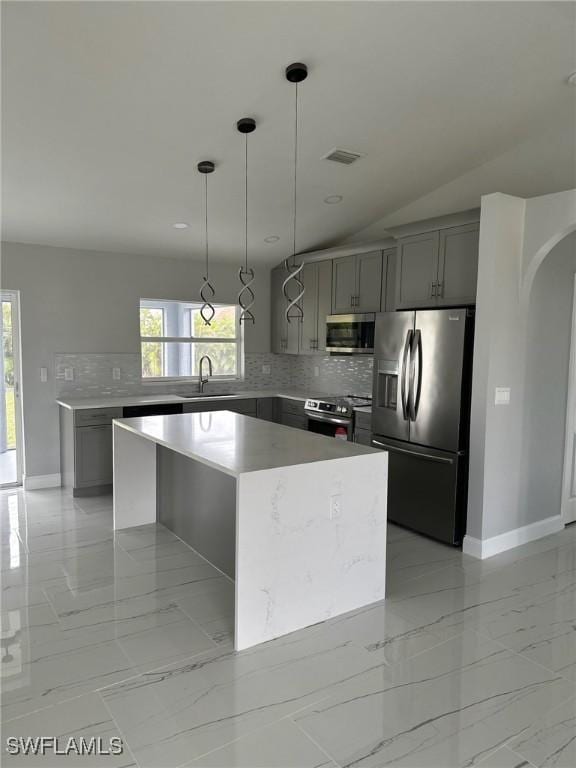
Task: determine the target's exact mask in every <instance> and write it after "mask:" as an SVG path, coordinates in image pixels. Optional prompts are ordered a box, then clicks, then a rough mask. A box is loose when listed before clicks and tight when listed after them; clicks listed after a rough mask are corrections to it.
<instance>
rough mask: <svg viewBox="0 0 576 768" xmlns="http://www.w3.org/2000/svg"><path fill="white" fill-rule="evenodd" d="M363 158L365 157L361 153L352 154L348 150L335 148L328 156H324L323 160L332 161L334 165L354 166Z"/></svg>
mask: <svg viewBox="0 0 576 768" xmlns="http://www.w3.org/2000/svg"><path fill="white" fill-rule="evenodd" d="M361 157H363V155H361V154H360V152H350V151H349V150H348V149H340V148H339V147H334V149H331V150H330V152H328V154H327V155H324V157H323V158H322V160H331V161H332V162H333V163H341V164H342V165H352V163H355V162H356V160H358V159H359V158H361Z"/></svg>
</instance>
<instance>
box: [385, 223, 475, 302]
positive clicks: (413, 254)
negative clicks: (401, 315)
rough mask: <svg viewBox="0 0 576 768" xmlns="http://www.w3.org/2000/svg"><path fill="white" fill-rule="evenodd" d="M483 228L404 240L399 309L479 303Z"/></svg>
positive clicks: (398, 278) (470, 226)
mask: <svg viewBox="0 0 576 768" xmlns="http://www.w3.org/2000/svg"><path fill="white" fill-rule="evenodd" d="M478 235H479V224H478V223H472V224H465V225H463V226H459V227H449V228H447V229H442V230H436V231H433V232H424V233H422V234H419V235H411V236H409V237H403V238H400V240H399V242H398V249H397V253H396V265H395V266H396V278H395V280H396V300H395V309H416V308H420V307H438V306H458V305H462V304H474V303H475V302H476V280H477V273H478Z"/></svg>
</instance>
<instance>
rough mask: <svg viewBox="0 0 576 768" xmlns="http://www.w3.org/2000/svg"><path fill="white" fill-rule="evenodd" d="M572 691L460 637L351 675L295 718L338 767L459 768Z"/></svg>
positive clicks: (518, 660)
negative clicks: (362, 672) (389, 664)
mask: <svg viewBox="0 0 576 768" xmlns="http://www.w3.org/2000/svg"><path fill="white" fill-rule="evenodd" d="M572 687H573V686H572V685H571V684H570V683H569V682H567V681H566V680H564V679H562V678H560V677H559V676H557V675H555V674H554V673H551V672H548V671H547V670H545V669H543V668H542V667H540V666H539V665H536V664H534V663H532V662H530V661H528V660H527V659H524V658H523V657H520V656H518V655H517V654H514V653H512V652H511V651H508V650H506V649H505V648H503V647H502V646H501V645H500V644H498V643H495V642H493V641H491V640H487V639H486V638H482V637H480V636H479V635H477V634H476V633H474V632H468V631H467V632H465V633H463V634H462V635H460V636H458V637H455V638H452V639H450V640H447V641H446V642H444V643H442V644H441V645H438V646H436V647H435V648H432V649H431V650H429V651H425V652H424V653H421V654H419V655H418V656H415V657H414V658H413V659H410V660H408V661H405V662H401V663H399V664H396V665H395V666H393V667H387V666H384V665H383V666H381V667H380V668H376V669H371V670H369V671H368V672H366V673H364V674H360V675H357V676H356V677H355V679H353V680H351V681H349V682H347V683H346V684H344V685H342V686H340V687H339V690H337V691H336V692H335V693H333V694H332V695H331V696H329V697H328V698H327V699H325V700H324V701H322V702H320V703H319V704H316V705H314V706H312V707H310V708H309V709H308V710H305V711H303V712H301V713H300V714H299V715H296V716H295V717H294V719H295V720H296V722H297V723H298V724H299V725H300V726H301V727H302V728H303V729H304V731H305V732H306V733H308V734H309V735H310V736H311V737H312V738H313V739H314V741H315V742H316V743H318V744H321V745H322V747H323V748H324V749H326V751H327V752H328V753H329V754H330V755H332V757H333V758H334V759H335V760H336V762H337V763H338V764H339V765H341V766H343V767H346V766H352V765H353V766H366V767H368V766H373V767H376V766H378V768H380V767H381V766H387V765H392V764H393V765H402V766H410V768H415V766H426V768H433V767H434V768H436V767H437V768H461V766H465V765H473V764H474V763H475V762H478V761H480V759H481V758H482V757H483V756H484V755H487V754H488V753H490V752H491V751H493V750H494V749H495V748H496V747H499V746H501V745H503V744H504V743H505V742H506V740H507V739H509V738H510V737H511V736H513V735H514V734H517V733H520V732H521V731H522V730H523V729H525V728H527V727H528V726H529V725H531V724H532V723H533V722H534V721H536V720H537V719H538V718H540V717H542V716H543V715H544V714H545V713H546V712H547V711H548V710H549V709H550V708H552V707H554V706H556V705H557V704H559V703H561V702H562V701H564V700H566V698H567V697H569V696H570V695H571V689H572ZM350 723H353V724H354V726H353V728H350V727H347V726H348V725H349V724H350Z"/></svg>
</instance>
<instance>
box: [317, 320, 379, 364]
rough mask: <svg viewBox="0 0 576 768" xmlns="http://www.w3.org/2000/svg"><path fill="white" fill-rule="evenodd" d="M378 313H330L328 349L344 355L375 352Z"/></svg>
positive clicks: (327, 326)
mask: <svg viewBox="0 0 576 768" xmlns="http://www.w3.org/2000/svg"><path fill="white" fill-rule="evenodd" d="M375 319H376V315H375V314H374V313H373V312H372V313H369V314H364V315H328V317H327V318H326V351H327V352H331V353H332V354H334V353H336V354H338V353H340V354H342V355H372V354H373V353H374V323H375Z"/></svg>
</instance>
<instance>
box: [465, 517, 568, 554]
mask: <svg viewBox="0 0 576 768" xmlns="http://www.w3.org/2000/svg"><path fill="white" fill-rule="evenodd" d="M563 528H564V521H563V520H562V515H554V517H547V518H546V520H538V522H537V523H530V525H524V526H523V527H522V528H515V529H514V530H513V531H506V533H501V534H500V535H499V536H492V538H490V539H475V538H474V537H473V536H464V541H463V542H462V551H463V552H464V554H465V555H470V556H471V557H477V558H478V559H479V560H485V559H486V558H487V557H492V556H493V555H497V554H499V553H500V552H505V551H506V550H507V549H514V547H519V546H520V545H521V544H527V543H528V542H529V541H535V540H536V539H542V538H544V536H550V534H552V533H558V531H561V530H562V529H563Z"/></svg>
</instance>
